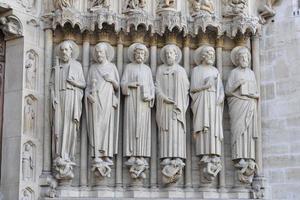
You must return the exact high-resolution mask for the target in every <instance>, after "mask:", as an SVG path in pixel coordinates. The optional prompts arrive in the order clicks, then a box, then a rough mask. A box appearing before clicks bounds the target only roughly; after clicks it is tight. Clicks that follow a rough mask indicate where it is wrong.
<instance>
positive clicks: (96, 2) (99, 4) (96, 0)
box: [91, 0, 110, 10]
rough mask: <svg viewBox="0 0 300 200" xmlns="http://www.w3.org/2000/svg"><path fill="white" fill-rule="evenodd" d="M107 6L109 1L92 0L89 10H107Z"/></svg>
mask: <svg viewBox="0 0 300 200" xmlns="http://www.w3.org/2000/svg"><path fill="white" fill-rule="evenodd" d="M109 6H110V3H109V0H93V2H92V6H91V10H99V9H101V8H105V9H108V8H109Z"/></svg>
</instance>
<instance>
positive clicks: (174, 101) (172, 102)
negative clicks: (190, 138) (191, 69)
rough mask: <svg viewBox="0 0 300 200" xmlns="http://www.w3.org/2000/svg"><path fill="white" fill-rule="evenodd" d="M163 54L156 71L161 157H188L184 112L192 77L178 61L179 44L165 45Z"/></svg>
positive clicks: (162, 50) (157, 115) (179, 56)
mask: <svg viewBox="0 0 300 200" xmlns="http://www.w3.org/2000/svg"><path fill="white" fill-rule="evenodd" d="M160 56H161V59H162V61H163V63H164V64H163V65H161V66H159V67H158V69H157V74H156V99H157V104H156V108H157V112H156V121H157V125H158V130H159V146H160V147H159V149H160V158H161V159H165V160H169V159H172V158H174V159H176V160H178V159H180V160H182V159H185V158H186V118H185V114H186V110H187V107H188V104H189V96H188V94H189V80H188V77H187V74H186V72H185V70H184V69H183V67H181V66H180V65H179V64H178V63H179V61H180V59H181V51H180V49H179V48H178V47H177V46H175V45H166V46H165V47H163V48H162V49H161V55H160ZM163 162H164V161H163ZM176 162H177V161H176ZM168 163H169V162H168ZM167 166H168V165H165V167H167ZM163 171H164V170H163Z"/></svg>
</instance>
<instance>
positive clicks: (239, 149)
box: [226, 46, 259, 182]
mask: <svg viewBox="0 0 300 200" xmlns="http://www.w3.org/2000/svg"><path fill="white" fill-rule="evenodd" d="M231 60H232V62H233V64H234V65H235V66H236V68H235V69H234V70H232V72H231V73H230V75H229V78H228V81H227V85H226V95H227V100H228V105H229V116H230V124H231V133H232V139H231V141H232V159H233V161H234V162H235V163H238V165H237V166H238V167H239V168H240V169H241V171H240V172H239V174H241V175H240V176H239V178H240V181H241V182H251V181H252V178H249V179H245V178H244V177H243V176H245V177H246V176H247V175H249V176H252V174H251V173H250V174H249V170H250V169H251V170H252V172H253V173H254V172H255V169H254V168H255V167H254V164H255V145H256V139H257V137H258V129H257V128H258V126H257V125H258V121H257V99H258V98H259V94H258V90H257V84H256V78H255V75H254V72H253V71H252V70H251V69H250V60H251V54H250V52H249V50H248V49H247V48H246V47H240V46H239V47H236V48H234V49H233V50H232V52H231ZM240 160H243V161H240ZM243 163H245V165H243ZM248 166H249V170H248ZM246 169H247V171H245V170H246Z"/></svg>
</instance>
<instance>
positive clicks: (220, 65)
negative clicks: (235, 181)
mask: <svg viewBox="0 0 300 200" xmlns="http://www.w3.org/2000/svg"><path fill="white" fill-rule="evenodd" d="M223 43H224V41H223V38H218V39H217V41H216V57H217V68H218V71H219V73H220V75H221V78H222V74H223V58H222V54H223ZM224 153H225V149H224V139H223V141H222V156H221V159H222V170H221V171H220V173H219V187H220V189H224V187H225V171H226V169H225V162H224V159H225V155H224Z"/></svg>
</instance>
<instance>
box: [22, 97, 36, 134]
mask: <svg viewBox="0 0 300 200" xmlns="http://www.w3.org/2000/svg"><path fill="white" fill-rule="evenodd" d="M25 100H26V104H25V107H24V134H27V135H29V134H33V131H34V126H35V108H34V100H33V99H32V98H31V97H30V96H29V97H27V98H26V99H25Z"/></svg>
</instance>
